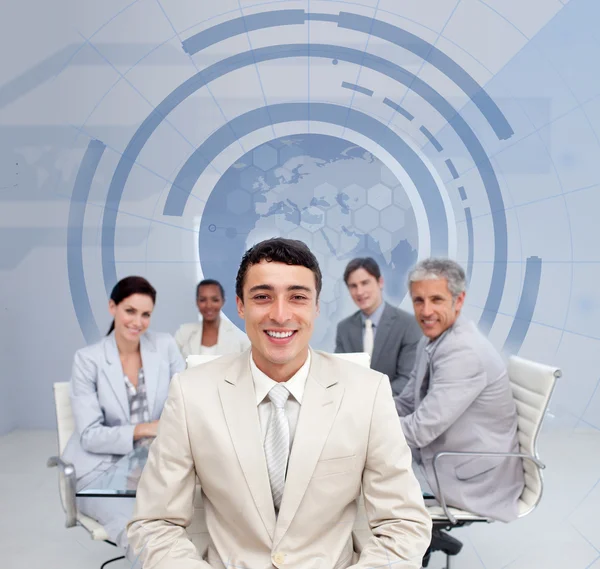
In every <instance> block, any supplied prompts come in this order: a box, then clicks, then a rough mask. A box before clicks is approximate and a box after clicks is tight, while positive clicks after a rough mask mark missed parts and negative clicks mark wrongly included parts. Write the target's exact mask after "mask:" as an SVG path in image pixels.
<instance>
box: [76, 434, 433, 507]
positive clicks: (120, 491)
mask: <svg viewBox="0 0 600 569" xmlns="http://www.w3.org/2000/svg"><path fill="white" fill-rule="evenodd" d="M148 449H149V447H148V446H143V445H142V446H139V447H137V448H135V449H134V450H133V451H132V452H131V453H129V454H127V455H125V456H123V457H122V458H120V459H119V460H118V461H117V462H115V463H114V464H112V465H110V466H109V467H108V468H107V469H106V470H105V471H104V472H102V473H99V474H98V476H97V477H95V478H93V479H92V480H91V481H90V482H89V483H88V484H87V485H86V486H85V487H83V488H82V489H80V490H78V491H77V496H81V497H84V496H85V497H113V498H119V497H122V498H135V494H136V488H137V485H138V482H139V480H140V476H141V474H142V470H143V468H144V466H145V465H146V461H147V460H148ZM423 498H424V499H425V500H432V499H433V500H435V498H434V497H433V496H432V495H431V494H429V493H427V492H423Z"/></svg>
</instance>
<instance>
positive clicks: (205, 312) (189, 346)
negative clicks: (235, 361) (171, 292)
mask: <svg viewBox="0 0 600 569" xmlns="http://www.w3.org/2000/svg"><path fill="white" fill-rule="evenodd" d="M224 304H225V291H224V290H223V287H222V286H221V283H219V281H215V280H214V279H205V280H203V281H200V283H199V284H198V286H197V287H196V305H197V306H198V311H199V312H200V315H201V316H202V319H201V320H200V322H192V323H191V324H183V326H181V327H180V328H179V330H177V332H176V334H175V341H176V342H177V345H178V346H179V349H180V350H181V354H182V355H183V357H184V358H187V357H188V356H191V355H194V356H195V355H201V354H206V355H215V356H224V355H226V354H236V353H240V352H243V351H244V350H246V349H248V348H249V347H250V341H249V340H248V337H247V336H246V334H244V333H243V332H242V331H241V330H239V329H238V328H237V327H236V326H234V325H233V324H232V323H231V322H229V320H226V319H225V318H224V317H223V315H222V314H221V309H222V308H223V305H224Z"/></svg>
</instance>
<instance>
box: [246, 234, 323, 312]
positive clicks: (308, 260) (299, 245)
mask: <svg viewBox="0 0 600 569" xmlns="http://www.w3.org/2000/svg"><path fill="white" fill-rule="evenodd" d="M261 261H267V262H269V263H271V262H274V263H285V264H286V265H297V266H300V267H306V268H307V269H310V270H311V271H312V272H313V273H314V275H315V288H316V289H317V300H318V299H319V294H321V287H322V286H323V276H322V275H321V269H320V268H319V262H318V261H317V258H316V257H315V256H314V255H313V254H312V253H311V251H310V249H309V248H308V247H307V246H306V244H305V243H303V242H302V241H298V240H296V239H284V238H283V237H274V238H273V239H266V240H265V241H261V242H260V243H257V244H256V245H254V247H251V248H250V249H248V251H246V253H245V254H244V256H243V257H242V262H241V263H240V268H239V269H238V273H237V277H236V278H235V293H236V294H237V296H239V297H240V299H241V300H242V301H243V300H244V282H245V280H246V273H247V272H248V269H249V268H250V267H251V266H252V265H257V264H258V263H260V262H261Z"/></svg>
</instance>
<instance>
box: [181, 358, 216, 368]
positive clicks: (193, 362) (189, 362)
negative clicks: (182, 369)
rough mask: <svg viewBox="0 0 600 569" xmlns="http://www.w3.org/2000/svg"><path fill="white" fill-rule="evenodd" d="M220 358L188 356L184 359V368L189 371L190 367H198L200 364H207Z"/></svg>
mask: <svg viewBox="0 0 600 569" xmlns="http://www.w3.org/2000/svg"><path fill="white" fill-rule="evenodd" d="M220 357H221V356H205V355H203V356H195V355H191V356H188V357H187V358H185V365H186V367H187V368H188V369H189V368H191V367H195V366H199V365H201V364H205V363H208V362H210V361H212V360H216V359H217V358H220Z"/></svg>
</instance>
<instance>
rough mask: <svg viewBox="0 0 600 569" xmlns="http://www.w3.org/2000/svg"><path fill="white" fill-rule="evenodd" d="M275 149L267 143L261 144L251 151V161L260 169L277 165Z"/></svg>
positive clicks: (268, 168) (267, 168)
mask: <svg viewBox="0 0 600 569" xmlns="http://www.w3.org/2000/svg"><path fill="white" fill-rule="evenodd" d="M277 158H278V157H277V150H275V149H274V148H273V147H272V146H269V145H268V144H263V145H261V146H259V147H258V148H255V149H254V152H252V162H254V165H255V166H257V167H258V168H260V169H261V170H264V171H266V170H270V169H271V168H273V166H277Z"/></svg>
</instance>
